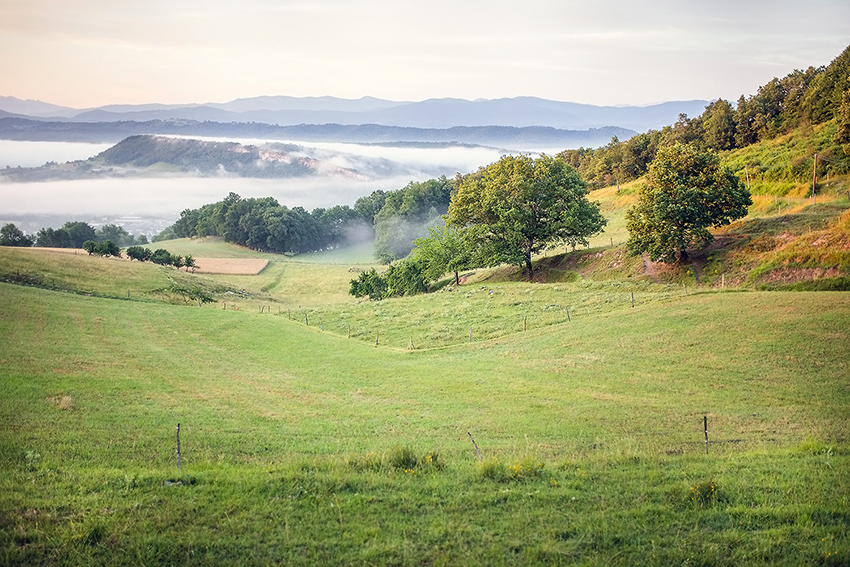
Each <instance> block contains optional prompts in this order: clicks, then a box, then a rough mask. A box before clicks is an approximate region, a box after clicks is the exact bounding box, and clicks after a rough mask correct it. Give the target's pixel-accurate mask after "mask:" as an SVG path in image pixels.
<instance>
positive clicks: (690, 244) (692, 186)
mask: <svg viewBox="0 0 850 567" xmlns="http://www.w3.org/2000/svg"><path fill="white" fill-rule="evenodd" d="M751 204H752V199H751V198H750V193H749V191H747V189H746V187H744V186H743V185H742V184H741V183H740V182H739V181H738V178H737V177H736V176H735V175H734V174H733V173H732V172H731V171H730V170H728V169H727V168H724V167H721V165H720V158H719V157H718V156H717V154H715V153H714V152H713V151H711V150H708V151H705V152H700V151H698V150H697V149H696V148H694V147H693V146H691V145H683V144H675V145H673V146H667V147H665V148H662V149H660V150H659V151H658V155H657V156H656V158H655V161H653V162H652V164H651V165H650V166H649V175H648V178H647V183H646V184H645V185H644V186H642V187H641V188H640V193H639V196H638V202H637V204H636V205H635V206H634V207H632V208H631V209H629V210H628V211H627V212H626V228H628V230H629V240H628V242H627V243H626V246H627V247H628V249H629V252H630V253H631V254H632V255H639V254H641V253H644V252H646V253H649V256H650V258H651V259H652V260H653V261H655V260H658V259H661V260H662V261H664V262H675V261H676V260H677V259H679V260H682V261H685V260H687V257H688V255H687V249H688V248H694V247H695V248H701V247H703V246H705V245H706V244H709V243H710V242H712V241H713V240H714V236H713V235H712V234H711V232H709V230H708V228H709V227H718V226H723V225H726V224H729V223H730V222H732V221H733V220H735V219H739V218H742V217H744V216H746V214H747V207H748V206H749V205H751Z"/></svg>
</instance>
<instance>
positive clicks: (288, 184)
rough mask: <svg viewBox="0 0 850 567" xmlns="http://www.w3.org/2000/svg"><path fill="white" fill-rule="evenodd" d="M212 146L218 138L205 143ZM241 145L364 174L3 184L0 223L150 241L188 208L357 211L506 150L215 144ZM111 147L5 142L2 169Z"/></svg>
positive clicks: (0, 148)
mask: <svg viewBox="0 0 850 567" xmlns="http://www.w3.org/2000/svg"><path fill="white" fill-rule="evenodd" d="M204 139H209V140H212V139H213V138H204ZM215 140H216V141H234V142H239V143H242V144H254V145H265V144H274V143H276V142H279V143H286V144H294V145H297V146H299V148H297V149H296V150H295V153H296V154H302V155H304V156H308V157H311V158H315V159H317V160H320V161H322V162H323V163H327V164H330V165H334V166H339V167H343V168H346V169H352V170H357V171H358V172H362V175H360V176H358V177H352V176H348V177H346V176H341V175H318V176H312V177H292V178H277V179H257V178H245V177H236V176H225V177H221V178H216V177H190V176H185V177H177V176H169V177H152V176H145V177H128V178H121V177H111V178H105V179H77V180H66V181H46V182H30V183H22V182H6V183H0V222H2V223H7V222H14V223H15V224H16V225H17V226H18V227H19V228H21V229H22V230H24V231H26V232H27V233H33V232H35V231H37V230H38V229H39V228H42V227H52V228H58V227H60V226H61V225H62V224H63V223H64V222H66V221H69V220H82V221H86V222H89V223H91V224H92V225H94V226H98V225H102V224H106V223H115V224H119V225H121V226H124V227H125V228H126V229H127V230H128V231H130V232H133V233H136V234H138V233H140V232H143V233H145V234H148V235H152V234H155V233H157V232H159V231H161V230H162V229H163V228H165V227H166V226H168V225H170V224H171V223H173V222H174V221H175V220H177V218H178V217H179V214H180V211H182V210H184V209H191V208H199V207H201V206H203V205H205V204H207V203H213V202H216V201H219V200H221V199H222V198H224V197H226V196H227V195H228V194H229V193H231V192H233V193H237V194H239V195H240V196H242V197H274V198H275V199H277V200H278V201H279V202H280V204H282V205H286V206H287V207H297V206H300V207H304V208H305V209H307V210H312V209H314V208H316V207H332V206H334V205H349V206H352V205H354V202H355V201H356V200H357V199H358V198H360V197H363V196H365V195H369V194H370V193H372V192H373V191H375V190H379V189H380V190H383V191H392V190H396V189H400V188H402V187H404V186H405V185H407V184H408V183H409V182H411V181H424V180H426V179H429V178H436V177H439V176H440V175H445V176H447V177H453V176H454V175H455V174H456V173H467V172H469V171H474V170H476V169H478V167H481V166H485V165H488V164H490V163H493V162H495V161H497V160H498V159H499V158H500V157H501V156H502V155H504V154H506V153H511V152H509V151H508V150H500V149H497V148H489V147H482V146H466V145H458V146H446V145H443V144H428V145H423V144H398V145H385V144H380V145H379V144H375V145H370V144H347V143H321V142H309V143H305V142H297V141H291V140H289V141H287V140H279V141H275V140H253V139H234V138H225V137H223V138H215ZM108 147H110V145H108V144H84V143H71V142H17V141H7V140H0V167H3V166H4V165H8V166H9V167H17V166H21V167H27V166H39V165H43V164H44V163H45V162H57V163H64V162H65V161H72V160H77V159H87V158H89V157H92V156H94V155H96V154H98V153H99V152H101V151H103V150H105V149H107V148H108Z"/></svg>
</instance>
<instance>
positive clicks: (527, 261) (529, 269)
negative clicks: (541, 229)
mask: <svg viewBox="0 0 850 567" xmlns="http://www.w3.org/2000/svg"><path fill="white" fill-rule="evenodd" d="M532 246H534V239H532V238H529V239H528V245H527V246H526V247H525V271H526V272H527V273H528V281H531V280H532V279H533V278H534V267H533V266H532V265H531V248H532Z"/></svg>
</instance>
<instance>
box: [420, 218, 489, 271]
mask: <svg viewBox="0 0 850 567" xmlns="http://www.w3.org/2000/svg"><path fill="white" fill-rule="evenodd" d="M475 234H476V232H475V230H472V229H459V228H457V227H450V226H446V225H441V226H436V227H430V228H429V229H428V236H427V237H424V238H418V239H416V240H415V241H414V242H413V245H414V248H413V252H412V255H413V257H414V258H417V259H419V260H420V261H421V262H422V263H423V264H424V266H425V272H424V274H423V276H424V278H425V279H426V280H427V281H433V280H436V279H438V278H440V277H441V276H442V275H443V274H446V273H449V272H451V273H453V274H454V277H455V283H456V284H457V285H460V271H461V270H468V269H470V268H472V267H474V266H475V264H476V262H477V261H478V247H477V245H476V239H475Z"/></svg>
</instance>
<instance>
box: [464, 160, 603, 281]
mask: <svg viewBox="0 0 850 567" xmlns="http://www.w3.org/2000/svg"><path fill="white" fill-rule="evenodd" d="M455 183H456V185H457V193H456V194H455V195H454V197H453V198H452V202H451V205H450V206H449V212H448V224H449V225H450V226H453V227H457V228H472V227H475V230H476V231H477V243H478V244H479V245H480V246H481V250H482V257H481V258H480V259H479V261H478V264H479V265H488V266H495V265H498V264H501V263H510V264H514V265H517V266H519V267H521V268H522V269H524V270H525V273H526V275H527V276H528V278H529V279H531V278H532V276H533V268H532V265H531V257H532V255H534V254H536V253H538V252H540V251H541V250H543V249H544V248H545V247H547V246H549V245H552V244H556V243H566V244H568V245H569V244H572V245H576V244H586V243H587V237H589V236H593V235H594V234H597V233H599V232H601V231H602V228H603V227H604V226H605V224H606V222H607V221H606V220H605V218H604V217H603V216H602V213H600V212H599V204H598V203H591V202H590V201H589V200H588V199H587V188H586V185H585V183H584V182H583V181H582V180H581V179H580V178H579V176H578V173H576V171H575V170H574V169H573V168H572V167H571V166H570V165H568V164H566V163H564V162H563V161H561V160H556V159H554V158H552V157H549V156H546V155H542V156H541V157H540V158H538V159H536V160H535V159H532V158H531V157H529V156H525V155H521V156H505V157H503V158H502V159H500V160H499V161H497V162H496V163H494V164H491V165H489V166H487V167H482V168H480V169H479V170H478V171H477V172H475V173H472V174H469V175H466V176H463V177H460V176H459V177H458V178H457V179H456V181H455Z"/></svg>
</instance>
